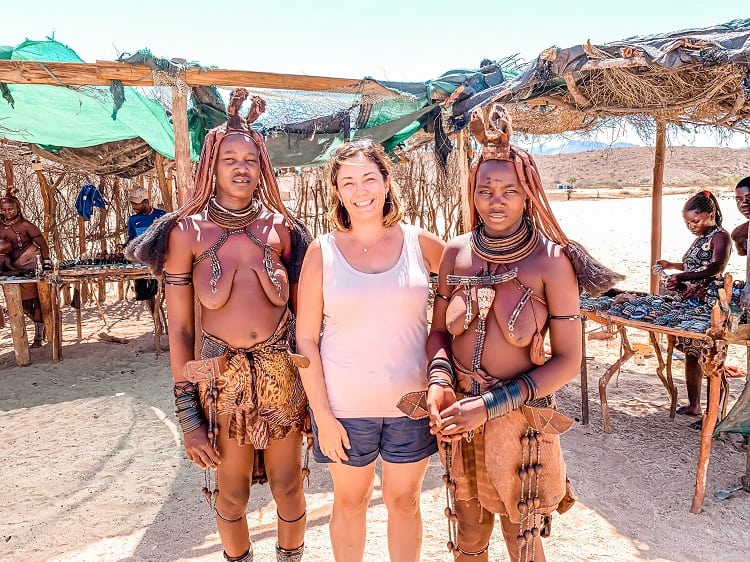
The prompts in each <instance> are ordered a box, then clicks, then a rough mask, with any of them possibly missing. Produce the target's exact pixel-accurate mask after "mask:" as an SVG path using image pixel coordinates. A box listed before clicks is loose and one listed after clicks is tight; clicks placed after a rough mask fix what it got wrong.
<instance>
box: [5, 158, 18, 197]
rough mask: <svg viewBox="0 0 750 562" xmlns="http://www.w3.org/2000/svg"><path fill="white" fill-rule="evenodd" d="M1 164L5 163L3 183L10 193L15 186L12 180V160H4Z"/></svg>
mask: <svg viewBox="0 0 750 562" xmlns="http://www.w3.org/2000/svg"><path fill="white" fill-rule="evenodd" d="M3 164H4V165H5V185H6V188H7V190H8V191H9V192H11V193H12V192H13V187H14V186H15V184H14V181H13V160H4V161H3Z"/></svg>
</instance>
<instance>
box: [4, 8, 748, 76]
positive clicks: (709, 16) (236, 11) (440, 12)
mask: <svg viewBox="0 0 750 562" xmlns="http://www.w3.org/2000/svg"><path fill="white" fill-rule="evenodd" d="M747 17H750V2H748V0H714V1H705V0H682V1H675V0H629V1H627V2H608V1H607V0H598V1H591V0H570V1H568V2H562V1H559V0H557V1H552V0H524V1H519V2H514V3H510V2H507V1H503V0H468V1H467V0H464V1H463V2H456V1H450V2H448V1H442V0H432V1H428V0H371V1H368V2H362V1H357V0H349V1H340V0H318V1H312V0H309V1H303V0H265V1H263V2H258V1H255V0H246V1H244V2H206V1H200V2H199V1H195V0H182V1H175V0H148V1H147V0H128V1H126V2H117V1H114V2H110V1H106V0H104V1H102V0H98V1H92V0H68V1H61V0H55V1H52V0H34V1H33V2H29V3H25V2H20V1H18V0H4V1H3V6H2V8H0V45H10V46H15V45H17V44H19V43H21V42H22V41H23V40H24V39H26V38H28V39H35V40H43V39H45V38H46V37H48V36H52V35H54V38H55V39H56V40H58V41H60V42H61V43H64V44H66V45H68V46H69V47H71V48H72V49H73V50H75V51H76V52H77V53H78V55H79V56H80V57H81V58H83V59H84V60H85V61H87V62H94V61H95V60H97V59H101V60H114V59H116V58H117V56H118V55H119V54H120V53H134V52H135V51H137V50H139V49H142V48H148V49H150V50H151V52H152V53H153V54H154V55H157V56H161V57H179V58H185V59H187V60H189V61H195V62H198V63H200V64H202V65H206V66H216V67H220V68H228V69H242V70H257V71H269V72H281V73H292V74H310V75H321V76H340V77H349V78H362V77H364V76H371V77H374V78H376V79H381V80H399V81H410V82H422V81H425V80H429V79H432V78H437V77H438V76H440V74H442V73H444V72H446V71H448V70H451V69H454V68H470V69H473V68H477V67H478V66H479V62H480V61H481V60H482V59H483V58H489V59H500V58H503V57H505V56H508V55H511V54H519V55H520V56H521V57H523V58H524V59H526V60H533V59H534V58H536V56H537V55H538V54H539V52H541V51H542V50H543V49H545V48H547V47H549V46H552V45H556V46H558V47H569V46H572V45H576V44H580V43H583V42H585V41H587V40H591V42H592V43H594V44H600V43H606V42H610V41H616V40H619V39H625V38H627V37H632V36H634V35H645V34H651V33H663V32H668V31H677V30H681V29H687V28H696V27H707V26H710V25H714V24H719V23H725V22H727V21H730V20H733V19H737V18H747Z"/></svg>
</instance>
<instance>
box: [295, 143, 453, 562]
mask: <svg viewBox="0 0 750 562" xmlns="http://www.w3.org/2000/svg"><path fill="white" fill-rule="evenodd" d="M330 178H331V202H330V211H329V218H330V219H331V221H332V222H333V224H334V225H335V227H336V229H335V230H334V231H333V232H331V233H329V234H326V235H323V236H321V237H319V238H318V239H317V240H315V241H314V242H313V243H312V245H311V246H310V248H309V250H308V252H307V255H306V256H305V262H304V264H303V267H302V274H301V277H300V283H299V293H298V294H299V299H298V303H299V304H298V317H297V346H298V350H299V352H300V353H302V354H304V355H305V356H307V357H308V358H309V359H310V366H309V367H308V368H306V369H300V374H301V376H302V382H303V384H304V386H305V391H306V392H307V396H308V399H309V402H310V409H311V411H312V416H313V430H314V435H315V442H314V450H313V453H314V456H315V459H316V460H317V461H318V462H325V463H329V465H328V466H329V471H330V473H331V476H332V478H333V482H334V501H333V513H332V514H331V522H330V532H331V542H332V546H333V556H334V558H335V559H336V560H339V561H341V560H347V561H350V560H362V558H363V555H364V548H365V532H366V530H365V529H366V528H365V520H366V513H367V506H368V504H369V501H370V496H371V495H372V490H373V481H374V476H375V461H376V459H377V457H378V456H380V457H382V470H383V474H382V493H383V501H384V503H385V506H386V509H387V511H388V549H389V553H390V557H391V560H398V561H410V562H417V561H418V560H419V554H420V549H421V544H422V520H421V515H420V508H419V494H420V490H421V486H422V480H423V478H424V475H425V472H426V470H427V465H428V462H429V457H430V455H432V454H433V453H434V452H435V451H436V450H437V443H436V440H435V438H434V437H433V436H431V435H430V432H429V425H428V420H419V421H415V420H411V419H409V418H407V417H405V416H404V415H403V414H402V413H401V412H400V411H399V410H398V409H397V408H396V403H397V402H398V399H399V397H400V396H401V395H403V394H404V393H406V392H409V391H413V390H417V389H420V388H426V386H427V380H426V376H425V370H426V355H425V343H426V339H427V294H428V276H429V272H436V271H437V268H438V264H439V262H440V256H441V253H442V249H443V242H442V241H441V240H440V239H439V238H437V237H436V236H433V235H432V234H429V233H428V232H426V231H424V230H422V229H419V228H416V227H413V226H407V225H403V224H400V220H401V217H402V216H403V210H402V207H401V201H400V199H399V195H398V192H397V189H396V186H395V185H394V184H392V183H391V180H390V171H389V167H388V157H387V156H386V154H385V152H384V151H383V149H382V147H380V146H379V145H377V144H375V143H373V142H371V141H356V142H353V143H346V144H344V145H343V146H341V147H339V148H338V149H336V150H335V151H334V152H333V155H332V159H331V164H330ZM321 327H322V331H321Z"/></svg>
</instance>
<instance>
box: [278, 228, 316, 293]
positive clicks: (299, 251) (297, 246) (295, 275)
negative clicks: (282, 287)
mask: <svg viewBox="0 0 750 562" xmlns="http://www.w3.org/2000/svg"><path fill="white" fill-rule="evenodd" d="M289 233H290V234H291V237H292V253H291V255H290V256H289V263H285V264H284V265H285V266H286V269H287V273H288V275H289V282H290V283H291V284H295V283H298V282H299V274H300V271H302V260H304V258H305V253H306V252H307V247H308V246H309V245H310V243H311V242H312V235H311V234H310V231H309V230H308V229H307V227H306V226H305V225H304V223H303V222H302V221H300V220H299V219H296V218H294V219H293V220H292V224H291V228H290V229H289Z"/></svg>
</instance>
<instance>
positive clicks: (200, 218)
mask: <svg viewBox="0 0 750 562" xmlns="http://www.w3.org/2000/svg"><path fill="white" fill-rule="evenodd" d="M246 97H247V92H246V91H245V90H241V89H240V90H235V91H234V92H233V93H232V98H231V101H230V104H229V108H228V114H229V119H228V121H227V123H226V124H225V125H222V126H220V127H218V128H216V129H213V130H211V131H210V132H209V133H208V134H207V136H206V140H205V144H204V146H203V151H202V152H201V157H200V163H199V166H198V171H197V174H196V178H195V192H194V194H193V195H192V197H191V199H190V200H189V201H188V202H187V203H186V204H185V205H184V206H183V207H182V208H181V209H180V210H179V211H178V212H177V214H176V216H175V215H167V216H165V217H163V218H161V219H158V220H157V222H155V223H154V225H153V226H152V227H151V228H150V229H149V231H147V232H146V233H145V234H144V235H142V237H140V240H139V239H138V238H137V239H136V242H135V247H136V250H135V252H133V249H131V248H129V253H130V255H133V256H134V257H135V258H136V259H139V260H140V261H145V262H146V263H154V262H157V263H158V262H163V279H164V283H165V292H166V299H167V312H168V316H169V343H170V357H171V363H172V375H173V377H174V394H175V404H176V413H177V417H178V419H179V422H180V425H181V426H182V429H183V432H184V439H185V450H186V452H187V456H188V458H189V459H190V460H191V461H193V462H194V463H195V464H197V465H198V466H199V467H201V468H204V469H207V480H208V481H207V485H206V487H205V488H204V489H203V492H204V494H205V495H206V498H207V499H208V500H209V503H210V504H211V505H213V506H214V508H215V514H216V525H217V527H218V531H219V535H220V537H221V542H222V545H223V547H224V556H225V558H226V559H227V560H233V561H239V560H241V561H249V560H252V558H253V550H252V544H251V542H250V538H249V535H248V524H247V519H246V517H245V509H246V507H247V503H248V499H249V494H250V485H251V482H253V481H264V480H265V479H266V478H267V479H268V482H269V485H270V487H271V492H272V494H273V497H274V499H275V500H276V506H277V515H278V524H277V529H278V542H277V547H276V553H277V559H278V560H280V561H298V560H300V559H301V557H302V551H303V546H304V532H305V511H306V508H305V497H304V492H303V486H302V467H301V444H302V442H301V439H302V436H301V429H302V428H303V424H304V421H305V416H306V405H307V402H306V398H305V394H304V390H303V388H302V382H301V381H300V378H299V373H298V372H297V368H296V367H295V365H294V364H293V362H292V360H293V356H292V354H291V353H290V352H291V351H292V350H291V348H290V346H291V345H292V342H291V337H292V330H291V326H292V315H291V314H292V311H291V307H290V302H291V303H294V301H295V298H294V293H295V290H296V283H297V277H298V273H299V268H300V264H301V261H302V257H303V256H304V252H305V249H306V245H307V243H308V242H309V237H307V236H306V232H305V231H304V229H303V228H302V227H301V226H300V225H299V224H298V223H297V222H296V221H295V220H294V219H293V217H292V216H291V215H290V214H289V212H288V211H287V209H286V208H285V207H284V205H283V203H282V202H281V197H280V194H279V188H278V185H277V183H276V180H275V177H274V174H273V169H272V168H271V163H270V160H269V157H268V152H267V150H266V147H265V144H264V142H263V138H262V137H261V135H260V134H258V133H257V132H255V131H253V130H252V129H251V128H250V123H252V122H253V121H254V120H255V119H256V118H257V117H258V115H260V113H261V112H262V111H263V108H264V103H263V100H261V99H260V98H254V99H253V105H252V108H251V109H250V112H249V114H248V115H247V117H246V118H243V117H241V116H240V114H239V108H240V105H241V104H242V102H243V101H244V100H245V99H246ZM166 236H168V238H166ZM164 242H166V247H164ZM157 270H158V267H157ZM195 299H197V302H198V304H199V305H200V306H199V307H200V331H197V332H196V328H195V316H194V300H195ZM196 340H197V343H198V348H199V349H200V352H199V360H198V361H194V360H195V359H196V357H195V355H194V349H195V347H196ZM213 470H215V475H216V481H215V485H212V483H211V482H210V480H211V478H210V475H211V474H213V472H212V471H213Z"/></svg>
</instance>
